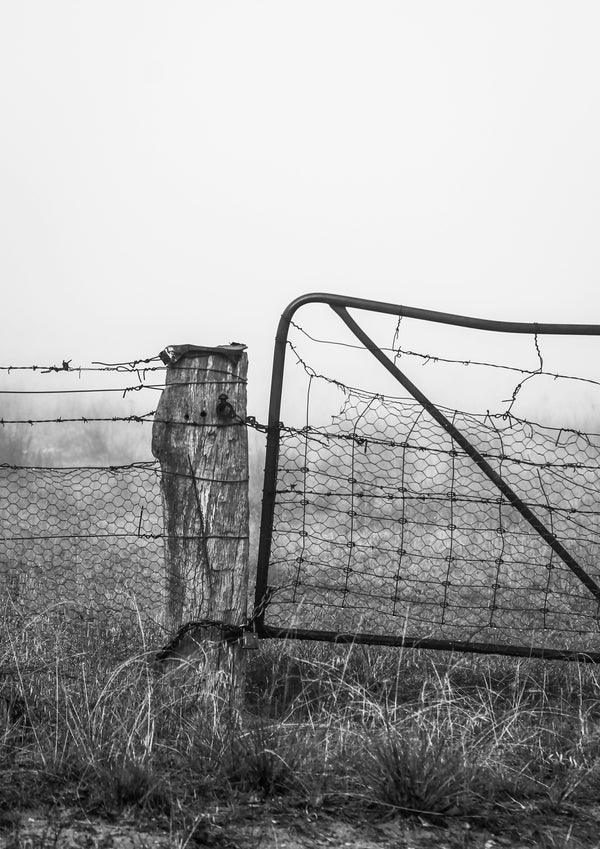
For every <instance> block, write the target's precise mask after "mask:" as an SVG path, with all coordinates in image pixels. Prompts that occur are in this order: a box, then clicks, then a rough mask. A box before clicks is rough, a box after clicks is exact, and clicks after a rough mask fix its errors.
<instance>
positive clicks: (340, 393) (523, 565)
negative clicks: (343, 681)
mask: <svg viewBox="0 0 600 849" xmlns="http://www.w3.org/2000/svg"><path fill="white" fill-rule="evenodd" d="M322 297H323V299H326V298H328V297H329V296H322ZM332 298H333V306H334V308H335V306H336V304H337V305H338V307H339V305H340V303H341V304H342V306H343V304H344V303H347V304H349V306H360V307H362V308H363V309H364V305H365V304H367V303H369V302H365V301H360V302H359V301H358V300H354V299H350V300H347V299H342V298H336V296H332ZM315 299H316V296H315ZM301 300H302V299H299V301H301ZM306 303H307V302H305V303H304V304H302V305H303V306H304V307H305V309H304V312H303V314H302V325H301V326H300V325H299V324H296V323H295V322H291V327H290V328H289V332H288V325H289V323H290V320H291V315H292V314H293V312H294V310H295V309H297V308H298V306H299V305H300V304H299V302H295V305H291V308H288V311H287V313H284V316H283V318H282V324H281V325H280V332H279V334H278V342H277V346H278V347H277V353H276V365H275V370H274V372H275V375H276V377H275V380H274V386H275V389H274V395H273V396H272V399H273V398H274V399H275V400H274V401H273V400H272V407H271V416H270V424H271V427H272V433H273V434H276V436H277V437H278V446H277V445H276V444H275V442H276V440H275V439H273V437H272V443H271V448H270V449H268V456H267V481H266V484H265V505H266V506H265V505H264V506H263V511H264V512H263V529H262V533H261V551H260V553H259V570H258V571H259V577H258V582H257V596H256V605H257V610H258V614H259V615H258V619H257V621H258V624H259V629H260V627H263V628H264V633H271V634H272V635H275V634H277V633H279V634H282V633H284V632H285V631H286V630H288V631H289V629H297V630H296V634H297V635H300V636H305V637H308V638H311V637H318V635H319V634H320V635H321V638H324V637H325V636H327V637H328V638H332V635H335V634H338V635H339V634H344V633H346V634H349V635H354V638H357V639H364V641H366V642H374V643H377V642H390V641H391V642H396V643H401V642H402V641H403V640H404V641H408V642H410V641H412V640H417V641H418V640H429V641H432V645H433V644H434V642H437V641H442V643H444V642H446V641H458V642H459V643H462V644H465V645H466V646H467V647H468V646H469V645H470V646H471V647H473V646H474V645H475V643H479V644H480V645H481V646H486V645H487V646H490V645H492V646H494V647H495V650H500V651H502V650H507V651H508V650H509V649H511V647H512V648H515V647H521V648H522V649H523V652H521V653H527V652H530V651H531V648H532V647H536V648H541V649H542V650H545V651H546V653H547V654H548V653H551V651H552V650H558V651H565V650H567V651H568V650H572V651H586V652H592V651H597V650H598V649H599V648H600V636H599V635H598V614H599V599H600V589H598V579H599V578H600V565H599V559H598V555H599V553H600V536H599V533H598V532H599V530H600V522H599V519H600V496H599V495H598V482H599V476H600V436H599V435H598V434H593V433H589V432H588V433H586V432H583V430H581V429H578V428H577V427H575V426H573V425H571V426H570V427H567V426H566V425H565V424H564V422H565V421H566V419H567V418H568V413H569V411H572V410H574V409H576V408H577V406H578V404H579V405H581V397H585V399H586V405H587V409H593V404H594V400H593V392H594V391H596V392H597V389H598V386H599V385H600V384H598V383H597V382H596V381H595V380H594V379H593V374H594V361H592V362H591V365H590V363H589V362H588V363H587V371H588V373H589V377H586V376H585V369H584V375H583V376H581V375H580V376H578V377H568V378H567V377H563V376H559V374H558V373H555V372H552V371H550V370H549V367H548V366H547V364H546V363H545V362H544V357H546V356H547V357H548V359H549V357H550V349H551V347H552V346H551V345H550V343H549V342H548V338H547V337H544V343H543V346H542V348H540V345H542V343H541V342H540V339H541V338H542V337H541V333H542V327H543V326H539V327H538V326H536V328H535V331H539V333H540V335H539V336H538V332H534V329H533V328H532V327H531V326H529V330H530V335H529V336H528V337H527V338H524V337H523V336H521V337H520V342H519V343H517V342H515V341H513V340H514V335H513V336H512V337H509V339H510V341H511V345H512V347H513V348H514V349H515V350H514V351H513V352H512V353H511V350H510V348H509V347H508V346H507V340H506V336H504V335H503V338H502V341H501V343H500V344H499V347H498V348H497V352H498V356H502V359H501V360H500V361H499V362H500V363H501V364H498V363H497V362H496V363H493V362H485V361H483V360H478V359H477V355H478V353H479V354H480V355H481V353H482V350H483V353H485V352H487V353H488V355H489V353H490V352H491V351H492V350H493V348H491V347H490V342H489V339H485V341H484V342H482V338H485V337H489V336H490V334H481V333H480V331H478V333H479V336H478V340H474V339H473V332H472V331H467V330H465V329H464V328H461V327H460V326H457V327H455V328H452V330H451V332H450V331H449V329H448V328H440V326H439V325H436V326H435V327H433V328H431V327H430V328H429V330H428V331H427V330H424V329H423V322H422V321H417V322H409V324H410V325H411V327H412V328H414V330H413V331H412V332H414V334H415V337H414V338H415V339H417V340H418V339H421V341H423V339H425V340H427V338H428V333H429V337H430V340H431V341H430V343H429V344H431V345H432V346H433V345H436V348H435V349H434V350H428V351H427V353H425V354H419V353H416V351H415V350H410V349H409V348H408V345H409V344H410V342H411V335H410V333H411V331H410V330H409V329H408V327H407V322H405V323H404V324H403V325H401V323H400V320H399V319H398V317H397V316H398V314H400V315H402V313H401V312H400V311H401V310H403V309H405V308H401V307H398V308H397V310H398V312H397V313H396V316H395V317H394V318H393V324H392V325H391V326H390V325H389V321H390V319H388V318H387V317H385V316H379V317H378V318H379V319H383V318H385V319H386V322H388V323H387V324H386V323H385V322H383V321H381V322H380V323H379V324H378V323H377V321H376V320H375V318H374V317H373V316H372V315H371V314H370V313H367V314H366V316H367V317H368V321H370V322H371V325H372V330H373V333H371V336H374V335H375V333H376V332H378V333H379V338H380V340H382V339H387V348H386V345H385V344H384V343H383V342H382V341H380V342H378V345H377V346H378V347H379V350H380V351H381V350H382V349H384V348H385V349H386V350H385V353H386V354H387V355H388V356H389V357H390V361H391V362H392V364H396V365H397V364H398V363H401V365H402V369H403V371H404V374H405V375H407V374H410V379H409V383H410V382H416V384H417V386H421V388H422V387H423V386H425V388H426V390H427V394H428V396H429V397H433V398H434V399H435V400H436V410H437V413H439V414H440V415H441V417H443V418H444V419H445V420H447V421H448V422H450V424H451V425H452V427H453V428H455V429H456V430H457V431H458V432H459V433H460V434H462V439H461V441H460V442H459V441H457V438H455V437H456V433H455V432H454V431H451V432H450V433H449V432H448V431H447V430H446V429H445V428H444V427H443V426H442V425H441V424H440V421H439V420H438V416H437V413H436V410H432V409H430V408H427V407H426V406H424V404H423V403H421V402H420V401H418V400H415V398H414V397H411V396H410V395H409V394H408V393H407V392H403V388H402V387H401V386H399V385H398V383H397V382H396V381H395V380H393V379H392V378H391V377H390V375H389V374H388V372H386V371H385V370H384V369H383V368H381V366H380V365H379V364H377V363H375V361H374V359H373V356H372V353H371V352H370V351H368V350H367V348H366V347H365V344H361V343H357V342H356V338H353V337H352V335H351V334H349V333H347V332H345V331H346V328H345V327H344V326H343V325H340V326H341V332H340V331H339V329H338V327H337V326H336V327H334V325H332V324H327V320H326V318H323V316H322V314H321V313H318V312H317V310H316V308H313V307H309V308H308V309H307V308H306ZM370 304H371V305H370V306H367V307H366V308H367V309H369V310H373V309H376V305H375V306H373V304H372V302H370ZM311 309H312V312H311V311H310V310H311ZM321 309H322V310H325V309H326V308H325V307H322V308H321ZM338 311H339V310H338ZM414 312H415V313H417V315H416V316H415V317H417V318H420V317H421V314H420V313H421V311H414ZM305 313H308V315H306V316H305ZM346 315H347V313H346ZM405 315H406V313H405ZM305 318H306V321H305ZM360 318H361V324H364V320H365V313H364V312H363V313H361V314H360ZM455 318H456V317H455ZM311 322H312V323H311ZM337 324H338V325H339V322H338V323H337ZM483 324H485V322H483ZM490 325H492V326H494V325H493V323H490ZM523 327H525V326H523ZM546 327H547V326H546ZM307 328H309V329H307ZM310 328H313V329H310ZM325 328H327V329H325ZM494 329H500V328H499V327H498V328H496V327H495V326H494ZM505 329H506V326H505ZM370 332H371V331H370ZM555 332H558V331H555ZM563 332H564V331H563ZM588 332H590V330H588ZM594 332H595V333H600V328H595V331H594ZM319 333H320V336H319ZM326 334H329V335H326ZM392 335H393V341H392V342H391V344H390V340H392ZM324 336H326V338H323V337H324ZM457 338H459V339H460V340H461V344H460V345H459V346H457V345H456V339H457ZM561 341H562V342H563V343H564V341H565V340H564V337H563V338H562V340H561ZM577 341H578V343H579V345H580V346H581V339H578V340H577ZM363 343H364V340H363ZM426 344H427V342H426ZM569 344H570V345H571V348H572V347H573V339H572V338H570V342H569ZM478 345H479V349H478ZM482 345H483V349H482ZM596 345H598V343H597V342H596ZM440 346H442V347H443V351H444V352H443V353H440ZM461 346H462V347H461ZM470 346H471V347H470ZM286 349H287V361H286V366H285V381H283V386H282V391H283V395H282V407H281V409H279V407H278V399H277V397H276V396H277V388H276V385H277V382H278V380H281V378H282V376H283V359H284V353H285V350H286ZM469 350H470V356H469V355H468V351H469ZM542 350H543V351H544V356H543V355H542ZM565 350H566V348H565V347H564V345H563V347H561V346H560V345H559V348H558V351H557V352H555V353H556V354H557V355H558V356H562V355H563V354H564V352H565ZM448 351H450V353H448ZM465 351H466V352H467V353H465ZM561 351H562V354H561ZM597 353H600V351H597ZM525 356H526V357H527V359H526V361H525V363H523V361H522V358H523V357H525ZM532 356H533V358H534V362H533V367H531V365H530V361H531V358H532ZM278 358H279V359H278ZM367 358H368V359H367ZM519 359H521V362H520V363H519ZM597 362H598V357H597V356H596V358H595V363H597ZM278 363H279V365H278ZM278 368H279V377H277V370H278ZM323 372H326V376H325V375H324V374H323ZM473 372H478V373H479V374H481V375H482V377H481V378H479V377H478V378H475V377H474V375H473ZM357 378H358V379H360V378H362V379H364V381H365V383H366V384H367V387H368V388H367V389H359V388H355V384H356V383H357ZM532 378H535V380H532ZM536 381H537V382H538V383H539V382H542V383H543V384H544V387H545V388H544V391H545V389H546V388H547V385H548V384H551V388H552V389H553V390H554V396H553V397H552V398H551V402H552V403H551V404H550V415H549V416H547V418H548V419H549V421H548V422H547V423H545V424H537V423H534V421H532V420H527V419H526V418H525V417H524V416H522V415H517V412H518V410H517V407H518V405H521V407H522V408H523V410H524V411H525V412H526V411H528V410H533V411H537V412H538V413H540V414H541V413H542V412H544V409H543V408H544V404H543V403H542V402H541V400H540V399H541V398H543V396H542V395H540V393H539V392H536V391H535V389H534V386H535V383H536ZM557 382H558V383H560V385H561V387H566V391H564V392H563V391H559V388H558V386H557ZM526 384H527V385H526ZM413 385H414V384H413ZM301 387H302V388H301ZM573 387H575V390H581V391H583V393H584V396H581V397H580V398H579V401H574V400H573V398H572V397H571V403H570V404H569V397H570V396H569V394H568V390H571V389H573ZM590 392H591V393H592V396H590ZM527 396H529V397H527ZM453 397H454V398H455V399H456V400H457V401H458V400H461V399H462V401H463V403H465V404H466V403H475V402H479V406H480V409H479V411H477V410H476V411H474V412H470V413H466V412H460V411H459V410H457V409H455V408H453V407H448V406H444V405H443V404H441V403H439V398H442V399H445V398H449V399H452V398H453ZM590 397H592V400H590ZM498 401H500V409H496V410H495V411H490V407H489V406H488V404H489V403H498ZM482 402H483V404H484V405H485V406H483V409H481V403H482ZM557 408H558V410H557ZM492 410H493V408H492ZM557 413H558V414H557ZM565 413H567V415H566V416H565ZM561 414H562V416H561ZM280 417H281V418H283V423H281V424H279V425H277V422H278V420H279V418H280ZM555 421H556V422H558V421H562V422H563V423H562V424H555V423H554V422H555ZM464 440H466V442H468V444H469V445H470V446H472V447H473V449H474V450H475V452H476V453H477V454H478V455H479V456H480V457H482V458H483V459H484V465H485V464H487V465H488V466H489V467H490V468H491V469H492V472H493V473H495V474H496V475H497V476H500V477H501V479H502V482H503V485H505V486H507V487H509V488H510V490H511V492H512V493H513V494H514V495H515V497H516V500H517V502H518V503H521V502H522V503H524V505H525V509H526V511H527V510H529V511H530V512H532V513H533V514H534V518H535V520H536V521H537V522H538V525H540V524H541V525H543V526H544V527H545V529H546V530H547V532H548V534H547V539H544V538H543V537H542V535H540V532H539V528H537V529H536V527H532V524H531V523H530V521H528V520H527V517H526V515H525V516H524V515H523V513H522V512H521V511H520V510H519V509H518V506H515V503H513V502H512V501H511V499H510V498H509V497H507V494H506V492H505V491H501V490H499V488H498V486H497V485H496V483H495V482H494V481H493V480H490V477H489V476H488V475H487V474H486V473H485V471H484V470H483V469H482V468H481V467H480V466H479V465H478V464H477V462H475V461H474V459H473V456H470V454H469V453H468V450H465V445H464ZM466 447H467V449H468V447H469V446H468V445H467V446H466ZM277 451H278V461H277V462H276V463H275V459H274V458H276V456H277ZM269 454H270V459H269ZM270 465H271V471H272V473H273V476H274V477H273V480H272V481H269V479H268V478H269V466H270ZM269 493H271V494H272V495H271V497H270V496H269ZM269 503H270V505H271V507H272V511H273V512H272V515H270V514H269ZM271 522H272V528H271V524H270V523H271ZM550 537H551V538H552V539H553V540H554V542H555V543H556V545H555V547H554V548H553V547H552V546H551V545H549V542H548V540H549V539H550ZM561 551H564V552H566V556H567V558H568V559H569V562H568V563H567V562H565V560H564V559H563V558H562V557H561V556H560V552H561ZM578 569H579V570H580V572H579V573H578V572H577V570H578ZM574 570H575V571H574ZM583 573H584V574H583ZM582 579H583V580H582ZM586 582H587V584H586ZM325 632H327V634H326V633H325Z"/></svg>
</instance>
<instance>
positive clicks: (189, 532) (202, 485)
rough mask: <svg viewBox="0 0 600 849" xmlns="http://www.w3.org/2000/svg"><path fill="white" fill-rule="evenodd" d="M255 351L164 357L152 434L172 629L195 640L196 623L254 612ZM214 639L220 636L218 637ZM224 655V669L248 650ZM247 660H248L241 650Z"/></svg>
mask: <svg viewBox="0 0 600 849" xmlns="http://www.w3.org/2000/svg"><path fill="white" fill-rule="evenodd" d="M245 347H246V346H245V345H239V344H236V343H232V344H231V345H222V346H219V347H216V348H208V347H200V346H192V345H179V346H172V347H169V348H166V349H165V351H163V352H162V353H161V359H162V360H163V362H165V364H166V365H167V371H166V379H165V388H164V390H163V392H162V395H161V397H160V400H159V403H158V407H157V410H156V414H155V422H154V425H153V429H152V453H153V454H154V456H155V457H156V458H157V459H158V460H159V462H160V468H161V490H162V496H163V510H164V534H165V566H166V576H165V579H166V595H167V601H166V616H165V619H166V622H165V624H166V626H167V628H168V629H169V631H171V632H175V631H177V629H180V635H181V634H183V633H185V634H186V635H187V637H188V638H189V637H190V635H191V636H192V637H194V639H197V638H198V637H200V636H201V635H200V633H199V632H197V633H192V630H193V629H190V630H184V629H185V628H186V625H187V624H188V623H193V622H199V620H211V621H217V622H219V623H224V624H225V625H234V626H239V625H241V624H242V623H243V622H244V620H245V618H246V613H247V589H248V533H249V519H248V437H247V430H246V424H245V420H246V378H247V372H248V357H247V354H246V353H245ZM182 626H183V628H182ZM212 635H213V636H215V637H216V634H215V633H214V631H213V634H212ZM202 636H206V634H205V633H203V634H202ZM221 636H223V634H221ZM188 642H189V640H188ZM180 643H181V638H179V639H178V640H176V641H174V643H173V644H172V648H173V650H174V651H173V655H172V656H176V657H177V656H179V657H181V656H185V651H184V652H183V654H182V653H181V646H180V645H179V644H180ZM218 654H219V655H220V656H221V661H220V666H221V668H223V658H224V657H226V656H230V655H234V654H239V650H238V647H237V646H235V647H233V648H230V649H228V650H227V651H219V652H218ZM237 660H238V665H239V664H241V654H240V656H239V658H237ZM228 663H229V664H230V666H231V665H232V664H233V665H234V666H235V665H236V658H234V657H229V661H228ZM225 665H227V664H225Z"/></svg>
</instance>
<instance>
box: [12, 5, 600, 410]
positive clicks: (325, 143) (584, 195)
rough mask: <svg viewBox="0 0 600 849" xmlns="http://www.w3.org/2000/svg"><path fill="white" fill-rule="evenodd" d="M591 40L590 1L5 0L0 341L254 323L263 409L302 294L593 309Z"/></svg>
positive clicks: (466, 307) (595, 99)
mask: <svg viewBox="0 0 600 849" xmlns="http://www.w3.org/2000/svg"><path fill="white" fill-rule="evenodd" d="M599 37H600V4H598V3H597V2H577V0H575V1H574V0H569V2H566V0H565V2H549V0H543V2H531V0H516V2H511V0H508V1H507V0H502V2H486V0H476V2H464V0H453V2H449V0H442V2H433V0H431V2H427V0H411V2H402V0H395V2H377V0H359V1H358V2H352V0H342V2H337V0H318V1H317V2H312V0H302V2H286V0H276V2H252V1H251V0H232V1H231V2H228V0H213V2H202V0H194V2H181V1H180V0H168V2H166V0H165V2H161V3H158V2H153V0H118V2H112V0H102V2H90V0H74V2H65V0H52V2H48V0H41V1H39V0H38V1H37V2H32V0H4V2H0V121H1V132H0V233H1V236H0V280H1V281H2V305H3V315H4V320H3V322H2V336H1V341H0V361H1V362H0V364H2V365H9V364H29V363H33V362H37V363H40V362H46V363H58V362H60V361H61V360H62V359H63V358H64V359H70V358H72V359H73V362H74V363H76V364H85V363H87V362H90V361H92V360H109V361H119V360H128V359H133V358H138V357H146V356H151V355H154V354H156V353H158V351H159V350H160V349H161V348H163V347H165V346H166V345H168V344H177V343H184V342H191V343H195V344H209V345H213V344H222V343H228V342H230V341H232V340H235V341H241V342H245V343H246V344H247V345H248V346H249V356H250V362H251V373H250V377H251V386H250V409H249V412H251V413H254V412H256V413H257V414H258V415H259V416H263V415H264V412H263V401H264V398H265V396H266V391H267V386H268V382H269V379H270V359H271V351H272V341H273V337H274V334H275V329H276V324H277V320H278V317H279V315H280V314H281V312H282V310H283V308H284V307H285V306H286V304H287V303H288V302H289V301H291V300H292V299H293V298H295V297H296V296H298V295H300V294H302V293H305V292H310V291H319V290H320V291H333V292H340V293H345V294H349V295H355V296H359V297H368V298H376V299H379V300H384V301H394V302H398V303H405V304H409V305H411V306H420V307H426V308H430V309H437V310H442V311H448V312H457V313H463V314H470V315H476V316H480V317H487V318H499V319H511V320H523V321H539V322H544V321H576V322H590V323H596V322H597V323H600V286H599V278H600V238H599V231H600V227H599V225H600V220H599V219H600V164H599V156H600V153H599V152H600V102H599V89H600V50H598V43H599ZM533 367H535V357H534V359H533ZM253 405H254V406H253ZM256 407H258V408H259V409H256Z"/></svg>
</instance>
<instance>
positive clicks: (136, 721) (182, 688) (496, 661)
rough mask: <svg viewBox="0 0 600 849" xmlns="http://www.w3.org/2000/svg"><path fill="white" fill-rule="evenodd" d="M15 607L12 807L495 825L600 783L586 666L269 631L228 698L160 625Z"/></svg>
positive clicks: (8, 718)
mask: <svg viewBox="0 0 600 849" xmlns="http://www.w3.org/2000/svg"><path fill="white" fill-rule="evenodd" d="M14 613H15V611H14V610H12V611H11V616H10V617H9V616H8V615H7V616H5V617H4V620H3V621H2V622H1V623H0V792H1V795H0V800H1V801H0V808H2V809H3V810H4V811H9V810H14V809H19V808H30V807H32V806H44V805H46V806H56V805H57V804H64V805H69V804H71V805H77V806H78V807H82V808H83V809H85V810H86V811H88V812H99V813H102V814H114V813H118V812H122V811H124V810H128V811H135V812H137V813H138V814H139V815H140V816H143V815H152V816H154V817H162V818H163V819H164V820H165V822H167V823H169V824H170V827H172V826H173V823H174V822H190V821H191V820H193V812H194V811H196V810H197V809H198V806H199V805H200V806H206V804H207V803H219V804H244V803H247V802H248V801H252V800H261V799H279V800H283V801H282V804H286V805H289V806H295V805H300V806H302V807H303V808H306V807H307V806H308V807H310V808H314V809H324V810H328V811H332V810H334V811H344V812H347V813H352V814H353V815H356V814H357V812H361V811H362V812H363V813H366V812H373V811H376V812H380V813H381V814H382V815H383V814H385V815H389V814H390V813H394V812H395V813H396V814H401V815H403V816H406V815H416V816H420V817H431V818H434V819H435V818H437V819H438V820H440V819H442V820H443V819H447V818H448V817H457V816H470V817H478V818H479V819H480V820H485V819H487V820H489V821H490V822H493V821H494V817H497V816H499V815H503V816H504V815H506V812H512V814H514V816H517V815H518V814H519V811H521V813H522V812H523V811H530V810H531V806H532V805H535V809H536V810H537V811H539V812H542V813H541V815H542V816H544V815H546V814H548V813H550V814H552V813H556V814H560V813H561V812H565V811H570V812H571V813H572V812H573V810H576V809H577V806H581V808H582V809H583V808H584V807H586V806H589V805H590V804H593V803H594V802H595V801H596V800H597V799H598V797H599V794H600V730H599V729H600V699H599V692H600V690H599V680H598V679H599V674H600V670H597V669H596V668H595V667H593V666H577V665H575V664H568V663H554V664H550V663H547V664H544V663H542V662H541V661H524V660H517V661H515V660H509V659H506V658H477V657H472V656H456V655H454V656H453V655H450V654H446V653H439V654H433V653H425V652H420V651H414V650H405V651H402V650H392V649H384V648H369V647H363V646H351V647H348V646H329V645H323V644H302V643H294V642H282V641H272V642H265V643H263V644H262V646H261V648H260V650H259V651H258V652H256V653H252V654H251V655H250V656H249V658H248V669H247V698H246V704H245V706H244V709H243V710H242V711H241V712H240V713H232V711H231V709H230V705H229V704H228V701H227V699H226V696H225V695H224V688H223V686H222V684H221V686H219V687H212V686H211V685H210V684H208V685H207V683H206V679H205V678H204V677H203V676H202V669H201V667H202V659H201V658H200V659H199V660H198V662H197V663H196V665H195V666H193V668H194V669H195V671H194V672H190V674H188V675H186V676H183V677H181V676H180V677H178V678H177V681H176V682H175V683H174V682H173V681H172V680H170V679H169V677H168V676H164V675H161V674H159V673H158V672H157V670H156V668H155V666H154V665H153V663H152V657H153V652H154V650H155V649H156V648H157V647H158V646H159V645H160V635H159V634H153V633H152V631H151V629H143V628H142V627H141V626H139V625H137V626H134V627H132V626H131V625H125V624H119V623H113V624H112V625H111V626H110V627H109V626H100V625H98V624H94V623H89V622H83V621H80V620H77V621H69V620H67V619H65V618H64V617H60V616H57V615H56V612H55V611H49V612H48V613H47V614H46V615H44V616H38V617H36V618H34V619H29V620H27V619H25V618H21V617H18V616H15V615H14ZM544 812H545V813H544ZM512 814H511V815H512ZM190 818H191V819H190Z"/></svg>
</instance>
